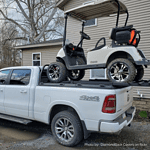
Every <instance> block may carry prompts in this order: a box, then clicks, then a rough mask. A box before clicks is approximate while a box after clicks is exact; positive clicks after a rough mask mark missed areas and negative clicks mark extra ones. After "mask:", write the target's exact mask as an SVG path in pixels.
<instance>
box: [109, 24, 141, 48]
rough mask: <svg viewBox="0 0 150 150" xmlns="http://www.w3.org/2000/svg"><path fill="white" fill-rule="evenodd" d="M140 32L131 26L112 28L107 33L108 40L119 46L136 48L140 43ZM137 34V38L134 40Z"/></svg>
mask: <svg viewBox="0 0 150 150" xmlns="http://www.w3.org/2000/svg"><path fill="white" fill-rule="evenodd" d="M139 33H140V31H137V30H136V29H134V28H133V25H130V26H125V27H116V28H112V29H111V30H110V32H109V38H110V39H112V40H113V41H116V42H117V44H120V45H123V44H125V45H132V46H135V47H137V46H138V44H139V41H140V35H139ZM137 34H138V35H139V38H136V36H137Z"/></svg>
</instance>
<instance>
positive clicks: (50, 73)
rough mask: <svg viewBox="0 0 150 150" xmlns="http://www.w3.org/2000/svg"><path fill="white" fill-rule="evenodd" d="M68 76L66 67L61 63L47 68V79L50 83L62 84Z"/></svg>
mask: <svg viewBox="0 0 150 150" xmlns="http://www.w3.org/2000/svg"><path fill="white" fill-rule="evenodd" d="M66 75H67V70H66V67H65V65H64V64H63V63H61V62H53V63H51V64H50V65H49V66H48V68H47V77H48V79H49V81H50V82H53V83H60V82H62V81H64V80H65V79H66Z"/></svg>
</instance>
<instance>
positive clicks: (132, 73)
mask: <svg viewBox="0 0 150 150" xmlns="http://www.w3.org/2000/svg"><path fill="white" fill-rule="evenodd" d="M116 63H123V64H124V65H126V66H127V67H128V70H129V75H128V78H127V79H125V80H123V81H120V82H119V81H117V80H115V79H113V78H112V77H111V67H112V66H113V65H114V64H116ZM106 73H107V78H108V79H109V80H110V81H111V82H113V83H129V82H132V81H133V80H134V79H135V76H136V68H135V66H134V64H133V63H132V62H131V61H129V60H128V59H125V58H118V59H115V60H113V61H111V62H110V63H109V64H108V66H107V71H106Z"/></svg>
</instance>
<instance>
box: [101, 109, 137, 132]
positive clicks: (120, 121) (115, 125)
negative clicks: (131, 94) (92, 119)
mask: <svg viewBox="0 0 150 150" xmlns="http://www.w3.org/2000/svg"><path fill="white" fill-rule="evenodd" d="M135 112H136V108H135V107H133V106H131V107H130V108H129V109H128V110H127V111H126V112H125V113H124V114H125V115H126V117H125V118H123V114H122V115H120V116H119V117H118V118H116V119H115V120H113V121H100V126H99V127H100V132H104V133H116V132H119V131H121V130H122V129H123V128H124V127H125V126H128V125H129V124H130V123H131V122H132V120H133V117H134V115H135Z"/></svg>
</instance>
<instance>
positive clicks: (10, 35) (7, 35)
mask: <svg viewBox="0 0 150 150" xmlns="http://www.w3.org/2000/svg"><path fill="white" fill-rule="evenodd" d="M0 36H1V39H0V68H3V67H8V66H18V65H21V61H20V56H19V55H20V52H19V51H18V50H15V49H14V47H13V45H16V42H17V41H16V39H15V37H17V36H18V31H17V30H16V26H15V25H14V24H8V23H6V22H4V23H3V24H2V26H1V28H0Z"/></svg>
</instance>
